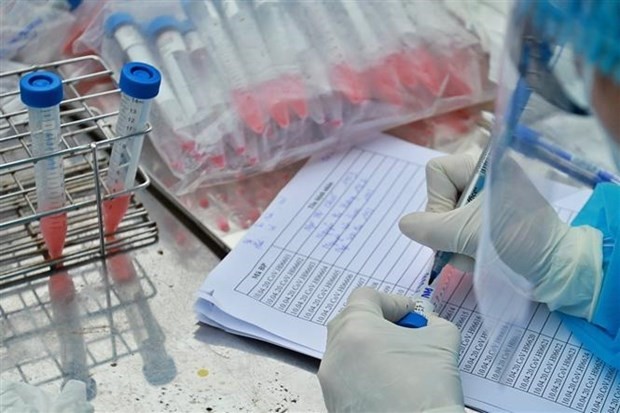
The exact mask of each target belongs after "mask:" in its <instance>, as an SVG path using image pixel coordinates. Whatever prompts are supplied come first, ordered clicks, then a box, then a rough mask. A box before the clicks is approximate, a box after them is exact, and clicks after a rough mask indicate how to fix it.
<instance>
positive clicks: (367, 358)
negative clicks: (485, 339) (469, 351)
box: [318, 288, 464, 412]
mask: <svg viewBox="0 0 620 413" xmlns="http://www.w3.org/2000/svg"><path fill="white" fill-rule="evenodd" d="M412 308H413V302H412V301H411V300H410V299H408V298H406V297H402V296H397V295H390V294H383V293H379V292H378V291H376V290H373V289H371V288H360V289H357V290H355V291H354V292H353V293H352V294H351V295H350V296H349V302H348V304H347V306H346V308H345V309H344V310H343V311H342V312H341V313H340V314H339V315H338V316H337V317H335V318H334V319H333V320H332V321H331V322H330V323H329V325H328V327H327V349H326V351H325V354H324V356H323V361H322V362H321V367H320V369H319V373H318V377H319V381H320V383H321V388H322V390H323V397H324V399H325V404H326V406H327V409H328V410H329V411H330V412H347V411H349V412H422V411H423V412H463V411H464V407H463V392H462V389H461V380H460V377H459V370H458V365H457V362H458V353H459V344H460V341H461V340H460V335H459V331H458V329H457V328H456V327H455V326H454V325H453V324H452V323H450V322H449V321H446V320H444V319H441V318H439V317H436V316H434V315H431V316H430V318H429V324H428V326H426V327H423V328H419V329H412V328H406V327H400V326H398V325H396V324H394V322H395V321H397V320H399V319H400V318H402V317H403V316H404V315H405V314H407V313H408V312H409V311H410V310H411V309H412Z"/></svg>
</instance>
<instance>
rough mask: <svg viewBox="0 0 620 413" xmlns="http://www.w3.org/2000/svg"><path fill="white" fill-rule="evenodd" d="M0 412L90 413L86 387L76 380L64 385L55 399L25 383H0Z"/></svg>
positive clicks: (3, 381)
mask: <svg viewBox="0 0 620 413" xmlns="http://www.w3.org/2000/svg"><path fill="white" fill-rule="evenodd" d="M0 411H1V412H3V413H43V412H45V413H92V412H94V411H95V409H94V408H93V406H92V405H91V404H90V403H89V402H88V401H87V400H86V385H85V384H84V383H83V382H81V381H77V380H69V381H67V383H65V385H64V387H63V388H62V391H61V392H60V394H59V395H58V396H56V397H54V396H52V395H50V394H49V393H47V392H45V391H43V390H41V389H39V388H38V387H36V386H33V385H31V384H27V383H18V382H12V381H8V380H1V381H0Z"/></svg>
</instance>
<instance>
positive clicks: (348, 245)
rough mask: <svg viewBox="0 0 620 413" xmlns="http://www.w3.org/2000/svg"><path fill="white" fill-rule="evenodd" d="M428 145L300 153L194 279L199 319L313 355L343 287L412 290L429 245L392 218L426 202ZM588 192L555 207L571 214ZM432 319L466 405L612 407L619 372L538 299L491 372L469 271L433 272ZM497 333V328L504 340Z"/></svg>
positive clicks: (380, 143)
mask: <svg viewBox="0 0 620 413" xmlns="http://www.w3.org/2000/svg"><path fill="white" fill-rule="evenodd" d="M438 155H440V154H439V153H437V152H434V151H431V150H428V149H425V148H421V147H417V146H415V145H411V144H408V143H405V142H402V141H399V140H397V139H394V138H390V137H387V136H385V137H381V138H377V139H375V140H373V141H372V142H370V143H368V144H365V145H363V146H359V147H355V148H352V149H350V150H348V151H347V152H343V153H339V154H334V155H331V156H326V157H322V158H318V157H317V158H315V159H313V160H311V161H310V162H309V163H308V165H306V166H305V167H304V168H302V170H301V171H300V172H299V173H298V174H297V175H296V176H295V178H294V179H293V180H292V181H291V182H290V183H289V184H288V185H287V186H286V187H285V188H284V189H283V190H282V192H281V193H280V194H279V195H278V197H277V198H276V199H275V200H274V202H273V203H272V204H271V206H270V207H269V208H268V209H267V210H266V211H265V213H264V214H263V216H262V217H261V218H260V219H259V221H257V223H256V224H255V225H254V226H253V227H252V228H251V229H250V230H249V231H248V233H247V235H246V236H245V237H244V239H243V240H242V241H241V243H240V245H239V246H238V247H237V248H235V249H234V250H233V251H232V252H231V253H230V254H229V255H228V256H227V257H226V259H225V260H224V261H222V263H221V264H220V265H219V266H218V267H217V268H216V269H215V270H214V271H213V272H212V273H211V274H209V276H208V277H207V279H206V280H205V282H204V284H203V285H202V287H201V288H200V291H199V294H198V296H199V298H198V301H197V303H196V307H195V308H196V313H197V315H198V318H199V320H200V321H201V322H204V323H206V324H210V325H214V326H217V327H220V328H222V329H225V330H227V331H230V332H232V333H235V334H241V335H245V336H250V337H254V338H257V339H259V340H264V341H268V342H271V343H274V344H277V345H279V346H282V347H286V348H290V349H293V350H296V351H299V352H301V353H304V354H308V355H311V356H314V357H317V358H320V357H321V355H322V353H323V351H324V349H325V339H326V328H325V326H326V324H327V322H328V321H329V320H330V319H331V318H332V317H334V316H335V315H336V314H337V313H338V312H339V311H340V310H341V309H342V308H343V307H344V305H345V304H346V299H347V297H348V295H349V294H350V293H351V291H352V290H353V289H355V288H357V287H360V286H371V287H373V288H377V289H379V290H381V291H384V292H390V293H396V294H402V295H413V293H414V292H415V291H416V290H417V289H418V287H419V286H420V285H421V284H423V283H424V276H423V272H424V269H425V268H426V267H427V264H428V262H429V260H430V258H431V256H432V251H431V250H429V249H428V248H425V247H422V246H421V245H419V244H416V243H414V242H411V241H410V240H408V239H407V238H406V237H404V236H403V235H401V234H400V232H399V230H398V225H397V224H398V220H399V219H400V217H402V216H403V215H404V214H406V213H408V212H412V211H416V210H422V209H423V208H424V205H425V203H426V186H425V176H424V167H425V165H426V163H427V162H428V160H429V159H431V158H433V157H435V156H438ZM586 197H587V194H583V195H582V196H580V195H577V196H576V195H575V194H574V193H573V194H570V196H567V198H566V199H567V200H569V201H566V200H563V199H560V200H558V201H557V203H556V206H557V208H558V211H559V212H560V214H561V216H563V217H564V218H565V219H570V218H571V216H572V215H573V214H574V213H575V211H576V210H578V209H579V208H580V206H581V204H582V203H583V202H584V201H585V199H586ZM444 282H445V284H444V287H443V294H442V296H443V298H444V300H443V303H442V304H441V305H440V306H439V307H438V312H439V314H440V315H441V316H443V317H445V318H447V319H449V320H451V321H452V322H454V323H455V324H456V325H457V326H458V327H459V328H460V329H461V332H462V338H463V342H462V346H461V357H460V363H459V366H460V368H461V372H462V379H463V386H464V391H465V395H466V399H467V402H468V404H470V405H471V406H473V407H478V408H483V409H486V410H493V411H498V410H499V411H501V410H504V411H523V410H527V411H533V410H536V411H563V410H566V411H572V410H574V411H617V410H618V406H620V377H618V374H617V372H616V370H615V369H612V368H611V367H610V366H607V365H605V364H604V363H603V362H602V361H601V360H599V359H597V358H596V357H594V356H593V355H592V354H591V353H590V352H589V351H587V350H586V349H584V348H583V347H582V346H581V344H580V343H579V342H577V341H576V340H575V339H574V338H573V337H572V336H571V334H570V332H568V330H566V329H565V328H564V327H563V326H562V324H561V322H560V320H559V318H558V317H557V316H556V315H554V314H551V313H549V311H548V310H547V309H546V307H545V306H544V305H539V306H536V307H534V308H533V310H532V315H531V319H530V322H529V323H528V325H527V326H526V327H524V328H521V327H517V326H514V327H511V328H508V329H507V334H506V336H510V337H511V339H515V340H518V343H519V344H518V345H517V349H516V357H515V360H514V365H513V366H509V367H508V369H507V370H506V371H507V372H508V374H504V375H502V374H499V372H500V369H499V363H500V360H498V359H499V357H496V354H495V353H496V352H497V351H496V349H497V346H496V343H489V341H490V340H489V336H488V334H487V333H486V332H485V331H484V330H483V329H482V328H481V324H482V317H481V316H480V314H479V313H478V312H477V311H476V302H475V297H474V294H473V290H472V286H471V276H470V275H465V276H458V277H452V279H446V281H444V280H442V283H444ZM504 338H505V337H504Z"/></svg>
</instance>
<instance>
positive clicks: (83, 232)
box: [0, 56, 158, 289]
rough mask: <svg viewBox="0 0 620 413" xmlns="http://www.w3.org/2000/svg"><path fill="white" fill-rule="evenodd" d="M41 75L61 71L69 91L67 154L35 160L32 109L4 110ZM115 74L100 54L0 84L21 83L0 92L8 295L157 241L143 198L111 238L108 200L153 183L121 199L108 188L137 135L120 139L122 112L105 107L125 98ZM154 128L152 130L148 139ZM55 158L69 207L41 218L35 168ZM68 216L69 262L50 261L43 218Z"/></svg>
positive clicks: (3, 260)
mask: <svg viewBox="0 0 620 413" xmlns="http://www.w3.org/2000/svg"><path fill="white" fill-rule="evenodd" d="M35 70H50V71H54V72H57V73H58V74H59V75H60V76H61V78H62V79H63V87H64V91H65V98H64V100H63V101H62V102H61V105H60V109H61V112H60V115H61V131H62V148H63V149H61V150H60V151H58V152H56V153H53V154H50V155H46V156H40V157H34V156H33V155H32V151H31V142H30V140H31V136H30V131H29V128H28V115H27V110H26V108H25V107H24V106H23V105H22V104H21V102H19V105H20V106H19V110H15V111H12V112H9V111H6V110H5V109H3V107H5V106H6V105H8V102H9V101H12V100H14V99H17V100H19V90H18V83H19V78H20V77H21V76H22V75H24V74H26V73H28V72H32V71H35ZM75 73H80V74H78V75H75ZM112 75H113V72H112V71H111V70H110V69H109V68H108V66H107V65H106V64H105V62H104V61H102V60H101V59H100V58H99V57H97V56H84V57H78V58H72V59H66V60H60V61H56V62H52V63H48V64H44V65H35V66H31V67H27V68H25V69H22V70H14V71H8V72H4V73H0V82H3V83H4V82H8V83H9V84H11V85H12V84H13V83H12V82H14V84H15V88H14V90H13V88H11V90H10V91H8V92H4V93H1V94H0V289H1V288H4V287H7V286H9V285H13V284H16V283H20V282H23V281H24V280H27V279H31V278H33V277H41V276H45V275H47V274H50V273H51V272H53V270H54V268H56V267H57V266H63V267H71V266H75V265H79V264H83V263H85V262H88V261H91V260H93V259H97V258H103V257H105V256H106V255H107V254H109V253H111V252H114V253H116V252H121V251H125V250H129V249H133V248H137V247H140V246H144V245H148V244H151V243H154V242H155V241H157V234H158V230H157V225H156V224H155V222H153V221H151V220H150V218H149V216H148V213H147V212H146V210H145V209H144V207H143V206H142V205H141V204H140V203H138V202H136V200H135V199H132V201H131V204H130V207H129V209H128V211H127V213H126V215H125V217H124V219H123V222H122V223H121V225H120V227H119V228H118V230H117V231H116V233H115V234H106V233H105V229H104V224H103V202H104V201H105V200H107V199H111V198H114V197H118V196H121V195H124V194H127V193H134V192H135V191H137V190H140V189H143V188H145V187H147V186H148V185H149V183H150V181H149V178H148V176H147V174H146V173H145V172H144V170H142V168H139V170H138V173H137V176H136V180H135V185H134V186H133V187H131V188H129V189H127V190H125V191H122V192H117V193H114V194H110V193H109V191H108V188H107V187H106V184H105V179H104V178H105V176H106V174H107V165H108V161H109V150H110V148H111V146H112V144H113V143H114V142H115V141H118V140H122V139H128V138H130V137H132V136H135V135H137V134H132V135H127V136H115V134H114V131H113V128H112V125H113V122H112V120H114V118H115V117H116V116H117V115H118V111H106V110H101V109H97V107H101V106H103V105H102V104H101V103H102V100H104V99H105V100H107V101H108V102H109V101H110V100H112V101H114V99H119V96H120V90H119V89H118V85H117V84H116V82H115V81H114V79H113V77H112ZM87 83H89V84H91V85H92V84H94V85H96V88H97V91H96V92H87V93H80V91H81V90H84V88H83V86H85V85H86V84H87ZM91 90H92V88H91ZM11 106H12V107H14V106H15V102H12V103H11ZM115 107H118V106H117V105H116V106H115ZM150 130H151V126H150V125H148V126H147V130H146V131H144V132H141V133H140V134H142V133H148V132H149V131H150ZM53 156H62V157H63V165H64V169H65V195H66V205H65V206H64V207H63V208H58V209H55V210H50V211H45V212H37V210H36V191H35V189H36V188H35V184H34V165H35V163H36V162H38V161H41V160H44V159H47V158H50V157H53ZM62 212H66V213H67V216H68V232H67V240H66V243H65V249H64V252H63V256H62V257H61V258H59V259H55V260H49V259H47V257H46V254H47V249H46V247H45V243H44V242H43V238H42V236H41V233H40V228H39V219H40V218H42V217H45V216H47V215H53V214H57V213H62ZM112 235H113V237H112Z"/></svg>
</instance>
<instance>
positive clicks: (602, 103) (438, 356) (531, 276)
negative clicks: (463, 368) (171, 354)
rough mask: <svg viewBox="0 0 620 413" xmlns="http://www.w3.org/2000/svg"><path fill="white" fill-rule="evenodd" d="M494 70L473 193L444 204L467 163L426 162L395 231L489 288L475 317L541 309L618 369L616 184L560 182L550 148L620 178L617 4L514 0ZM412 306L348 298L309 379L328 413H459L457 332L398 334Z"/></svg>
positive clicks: (368, 293)
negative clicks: (573, 205)
mask: <svg viewBox="0 0 620 413" xmlns="http://www.w3.org/2000/svg"><path fill="white" fill-rule="evenodd" d="M502 70H503V73H502V80H501V85H500V88H499V89H500V90H499V95H498V100H497V103H496V108H497V110H496V119H495V120H496V124H495V126H494V130H493V141H492V147H491V154H490V161H489V173H488V176H487V179H486V181H485V188H484V190H483V192H482V194H481V195H480V196H478V197H477V198H476V199H474V200H473V201H472V202H470V203H469V204H467V205H465V206H463V207H460V208H456V205H457V202H458V199H459V197H460V194H461V192H463V191H464V189H465V187H466V186H467V185H468V183H469V182H470V180H471V178H472V174H473V173H474V170H475V167H476V164H477V162H478V157H477V156H476V155H475V154H469V153H467V154H457V155H449V156H445V157H440V158H436V159H434V160H432V161H431V162H430V163H429V164H428V165H427V190H428V203H427V206H426V210H425V212H417V213H411V214H408V215H406V216H405V217H403V218H402V220H401V222H400V228H401V230H402V232H403V233H404V234H405V235H406V236H408V237H409V238H411V239H412V240H414V241H416V242H419V243H421V244H423V245H426V246H428V247H431V248H432V249H434V250H439V251H448V252H452V253H455V254H456V255H455V256H454V259H453V261H452V264H453V265H454V266H456V267H458V268H460V269H462V270H465V271H471V270H473V271H474V287H476V285H482V284H485V285H486V286H487V287H488V286H489V285H492V286H495V287H497V289H494V290H492V291H495V292H496V293H495V294H493V296H490V295H489V294H488V291H489V289H488V288H487V289H486V291H487V294H486V296H483V295H484V294H483V290H482V289H481V290H478V289H476V293H477V298H478V299H479V305H480V306H481V307H485V306H486V307H487V309H489V310H490V311H491V312H492V311H499V309H500V307H499V306H498V305H497V303H498V302H503V305H504V307H503V309H502V311H507V312H510V311H512V308H519V305H515V303H518V302H519V300H520V299H523V300H531V301H534V302H539V303H545V304H546V305H547V306H548V307H549V309H550V310H551V311H557V312H558V314H560V315H561V317H562V319H563V322H564V324H565V325H566V326H567V327H568V328H569V329H570V331H571V333H572V334H573V335H575V336H576V337H577V338H578V339H579V340H580V341H581V342H582V343H583V344H584V346H585V347H587V348H588V349H589V350H590V351H592V352H593V354H595V355H596V356H598V357H600V358H601V359H603V360H604V361H605V362H606V363H608V364H609V365H611V366H613V367H615V368H620V299H618V298H617V296H618V293H619V292H620V185H619V184H618V182H613V180H612V182H607V181H609V179H604V177H603V178H600V179H599V177H598V176H597V175H596V173H595V174H594V176H593V178H592V179H584V177H583V175H579V174H574V173H572V172H571V167H570V162H568V164H566V163H564V166H565V167H561V166H562V162H564V161H566V159H560V160H561V161H562V162H558V156H557V155H558V153H559V152H558V151H556V149H557V148H560V150H561V151H564V150H565V151H566V152H572V153H577V154H579V156H580V158H581V159H586V160H587V161H588V165H600V166H601V170H602V169H608V170H611V171H612V172H614V173H618V171H619V170H620V2H619V1H617V0H563V1H562V0H555V1H554V0H539V1H520V2H518V3H516V4H515V7H514V10H513V12H512V15H511V20H510V27H509V32H508V35H507V41H506V57H505V62H504V65H503V69H502ZM571 125H577V126H571ZM541 142H546V143H551V144H550V145H546V144H541ZM549 147H551V148H556V149H553V150H551V151H550V150H549V149H548V148H549ZM554 151H556V152H554ZM562 153H564V152H562ZM559 158H561V156H560V157H559ZM566 165H568V167H566ZM559 166H560V167H559ZM577 166H579V165H577ZM577 169H578V168H577ZM583 187H587V189H588V190H591V195H589V197H588V198H587V201H585V204H584V205H583V207H582V208H581V210H580V211H579V213H577V214H576V216H572V217H563V218H564V219H562V218H561V217H560V216H558V213H557V212H556V210H555V209H554V207H552V205H551V204H552V203H553V202H554V200H557V199H560V198H561V197H562V196H565V195H566V194H572V193H574V192H576V191H579V190H581V189H584V188H583ZM566 218H568V219H566ZM413 306H414V304H413V303H412V302H411V300H409V299H408V298H405V297H399V296H394V295H388V294H382V293H379V292H377V291H374V290H371V289H367V288H363V289H358V290H356V291H354V292H353V293H352V294H351V296H350V297H349V302H348V304H347V307H346V308H345V309H344V310H343V311H342V312H341V313H340V314H339V315H338V316H337V317H335V318H334V319H333V320H332V321H331V322H330V323H329V325H328V338H327V347H326V352H325V354H324V357H323V360H322V362H321V366H320V369H319V373H318V377H319V381H320V384H321V388H322V390H323V396H324V399H325V403H326V406H327V408H328V410H330V411H364V412H371V411H377V412H378V411H391V412H396V411H429V412H457V411H463V408H464V405H463V393H462V389H461V383H460V378H459V371H458V355H459V345H460V336H459V332H458V330H457V328H456V327H455V326H454V325H452V324H451V323H450V322H449V321H446V320H443V319H441V318H438V317H436V316H433V315H431V316H430V317H429V322H428V325H427V326H426V327H423V328H419V329H411V328H405V327H401V326H399V325H397V324H396V322H397V321H398V320H399V319H400V318H401V317H403V316H404V315H405V314H407V313H408V312H409V311H411V310H412V308H413ZM515 317H516V315H515ZM437 383H440V385H438V384H437Z"/></svg>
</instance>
